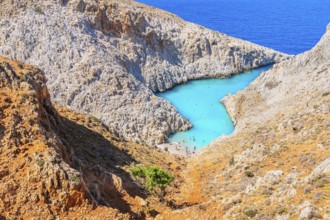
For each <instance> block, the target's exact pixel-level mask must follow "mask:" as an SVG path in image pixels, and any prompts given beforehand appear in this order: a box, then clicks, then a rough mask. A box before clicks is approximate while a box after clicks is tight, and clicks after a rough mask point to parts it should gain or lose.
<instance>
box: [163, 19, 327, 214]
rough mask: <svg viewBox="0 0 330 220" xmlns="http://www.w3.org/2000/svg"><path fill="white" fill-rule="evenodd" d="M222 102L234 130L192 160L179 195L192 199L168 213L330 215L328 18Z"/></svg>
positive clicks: (179, 198)
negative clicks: (315, 39)
mask: <svg viewBox="0 0 330 220" xmlns="http://www.w3.org/2000/svg"><path fill="white" fill-rule="evenodd" d="M222 102H223V103H224V104H225V106H226V107H227V110H228V112H229V113H230V116H231V117H232V119H233V121H234V122H235V123H236V128H235V131H234V133H233V134H232V135H231V136H223V137H220V138H219V139H218V140H215V141H213V142H212V143H211V144H210V145H209V146H207V147H206V148H204V149H202V150H201V151H200V152H199V153H198V154H197V155H195V156H194V157H192V158H191V159H189V160H188V168H187V170H185V184H183V185H182V187H181V189H180V191H181V193H180V194H178V196H177V198H176V201H177V202H178V203H180V202H181V203H185V204H190V207H187V208H184V209H179V210H176V211H168V212H165V213H163V215H162V218H164V219H186V218H193V217H195V216H198V218H200V219H203V218H205V219H213V218H214V219H247V218H254V219H320V218H323V219H329V217H330V213H329V210H330V206H329V204H330V191H329V187H330V173H329V155H330V25H329V26H328V28H327V32H326V34H325V35H324V36H323V37H322V39H321V40H320V42H319V43H318V44H317V45H316V46H315V47H314V48H313V49H312V50H310V51H307V52H305V53H303V54H300V55H297V56H295V57H293V58H291V59H290V60H287V61H284V62H281V63H279V64H276V65H274V67H273V68H272V69H270V70H269V71H267V72H265V73H263V74H262V75H261V76H259V77H258V78H257V79H256V80H255V81H254V82H252V83H251V84H250V86H248V87H247V88H245V89H244V90H242V91H240V92H238V93H237V94H235V95H229V96H227V97H225V98H224V99H223V100H222ZM191 192H194V193H193V194H192V193H191ZM196 203H197V204H198V205H194V204H196ZM160 219H161V218H160Z"/></svg>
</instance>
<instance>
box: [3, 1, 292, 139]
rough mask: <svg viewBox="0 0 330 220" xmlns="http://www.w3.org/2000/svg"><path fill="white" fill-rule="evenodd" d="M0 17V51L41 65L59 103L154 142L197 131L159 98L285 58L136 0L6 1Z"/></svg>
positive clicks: (127, 135) (115, 130)
mask: <svg viewBox="0 0 330 220" xmlns="http://www.w3.org/2000/svg"><path fill="white" fill-rule="evenodd" d="M0 16H1V20H0V54H2V55H4V56H7V57H10V58H12V59H15V60H21V61H24V62H27V63H31V64H34V65H36V66H38V67H40V68H42V69H43V70H44V72H45V74H46V78H47V85H48V87H49V90H50V94H51V97H52V100H53V101H54V102H56V103H58V104H60V105H63V106H69V107H71V108H72V109H74V110H76V111H79V112H81V113H85V114H90V115H93V116H95V117H97V118H99V119H100V120H102V122H104V123H105V124H106V125H108V126H109V127H110V129H111V131H112V133H114V134H116V135H117V136H119V137H121V138H123V139H126V140H131V141H135V142H139V143H147V144H148V145H154V144H156V143H162V142H164V140H165V138H166V136H167V135H169V134H170V133H172V132H174V131H178V130H185V129H187V128H189V127H190V126H191V124H190V123H189V121H187V120H186V119H184V118H182V117H181V116H180V115H179V114H178V113H177V111H176V109H175V108H174V107H173V106H172V105H171V104H170V103H168V102H167V101H165V100H163V99H161V98H158V97H156V96H155V95H154V92H156V91H164V90H166V89H169V88H171V87H173V86H174V85H176V84H178V83H184V82H186V81H187V80H189V79H197V78H207V77H226V76H229V75H231V74H235V73H238V72H241V71H243V70H247V69H251V68H254V67H258V66H263V65H268V64H271V63H274V62H278V61H280V60H282V59H283V58H285V57H286V55H283V54H281V53H278V52H276V51H273V50H271V49H267V48H264V47H260V46H258V45H255V44H252V43H248V42H245V41H242V40H239V39H235V38H232V37H229V36H226V35H224V34H221V33H218V32H214V31H211V30H208V29H206V28H203V27H201V26H198V25H195V24H191V23H188V22H185V21H183V20H181V19H179V18H178V17H176V16H174V15H172V14H170V13H167V12H164V11H161V10H158V9H155V8H152V7H148V6H145V5H142V4H139V3H136V2H133V1H129V0H124V1H119V0H104V1H93V0H69V1H68V0H58V1H51V0H47V1H40V0H39V1H38V0H33V1H18V0H4V1H1V2H0Z"/></svg>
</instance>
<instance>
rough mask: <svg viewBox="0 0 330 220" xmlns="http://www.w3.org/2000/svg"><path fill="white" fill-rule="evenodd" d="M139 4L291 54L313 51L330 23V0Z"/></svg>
mask: <svg viewBox="0 0 330 220" xmlns="http://www.w3.org/2000/svg"><path fill="white" fill-rule="evenodd" d="M138 1H139V2H141V3H145V4H148V5H152V6H155V7H158V8H161V9H164V10H166V11H169V12H172V13H174V14H176V15H178V16H179V17H181V18H183V19H184V20H187V21H191V22H194V23H197V24H200V25H202V26H205V27H208V28H210V29H213V30H217V31H219V32H222V33H225V34H228V35H230V36H234V37H238V38H241V39H244V40H248V41H251V42H254V43H257V44H260V45H263V46H266V47H270V48H273V49H275V50H278V51H281V52H285V53H288V54H298V53H301V52H304V51H306V50H309V49H310V48H312V47H313V46H314V45H315V44H316V43H317V42H318V41H319V39H320V38H321V36H322V35H323V34H324V33H325V29H326V26H327V24H328V23H330V0H138Z"/></svg>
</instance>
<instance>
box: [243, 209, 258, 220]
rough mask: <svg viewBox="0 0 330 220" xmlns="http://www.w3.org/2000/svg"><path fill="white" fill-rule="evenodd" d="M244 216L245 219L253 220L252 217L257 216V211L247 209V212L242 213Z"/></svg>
mask: <svg viewBox="0 0 330 220" xmlns="http://www.w3.org/2000/svg"><path fill="white" fill-rule="evenodd" d="M244 214H245V215H246V216H247V217H250V218H253V217H254V216H256V215H257V214H258V211H257V210H255V209H247V210H245V211H244Z"/></svg>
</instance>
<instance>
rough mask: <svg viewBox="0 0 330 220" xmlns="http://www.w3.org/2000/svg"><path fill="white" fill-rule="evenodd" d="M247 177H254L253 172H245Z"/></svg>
mask: <svg viewBox="0 0 330 220" xmlns="http://www.w3.org/2000/svg"><path fill="white" fill-rule="evenodd" d="M245 175H246V176H247V177H254V174H253V173H252V172H251V171H249V170H247V171H245Z"/></svg>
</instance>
